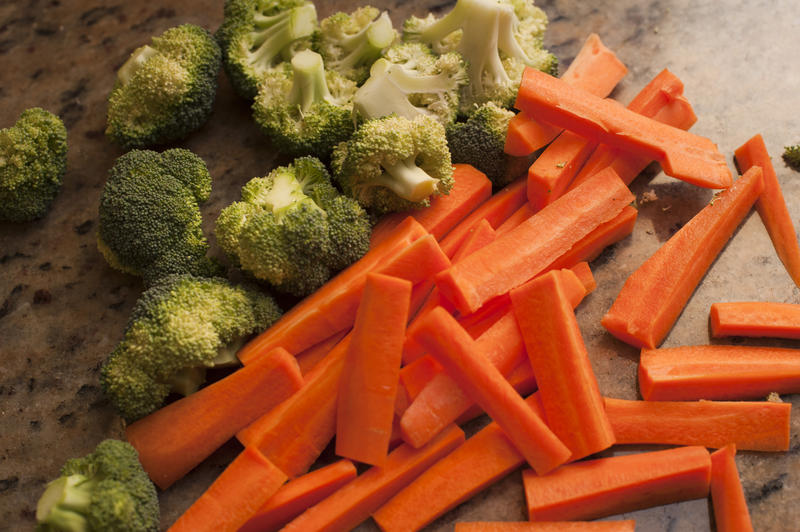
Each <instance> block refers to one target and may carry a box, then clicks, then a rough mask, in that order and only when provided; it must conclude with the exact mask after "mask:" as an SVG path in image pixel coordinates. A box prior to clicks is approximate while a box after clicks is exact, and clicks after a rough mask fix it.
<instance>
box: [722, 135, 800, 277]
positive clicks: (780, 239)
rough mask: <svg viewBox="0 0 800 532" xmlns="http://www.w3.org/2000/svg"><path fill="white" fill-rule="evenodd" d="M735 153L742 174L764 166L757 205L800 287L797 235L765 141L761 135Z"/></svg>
mask: <svg viewBox="0 0 800 532" xmlns="http://www.w3.org/2000/svg"><path fill="white" fill-rule="evenodd" d="M734 153H735V155H736V163H737V165H738V166H739V170H740V171H741V172H746V171H747V170H749V169H750V168H751V167H753V166H760V167H761V170H762V172H763V173H764V191H763V192H762V193H761V197H759V198H758V201H757V202H756V210H757V211H758V214H759V216H761V221H763V222H764V227H766V228H767V233H769V237H770V239H771V240H772V245H773V246H774V247H775V251H776V252H777V253H778V257H779V258H780V259H781V262H782V263H783V266H784V267H785V268H786V271H787V272H788V273H789V276H790V277H791V278H792V280H793V281H794V283H795V284H796V285H798V286H800V245H798V243H797V232H796V231H795V229H794V223H793V222H792V218H791V216H789V211H788V209H787V208H786V200H784V199H783V192H781V185H780V183H778V176H777V175H775V168H774V167H773V166H772V160H771V159H770V156H769V153H768V152H767V147H766V146H765V145H764V139H763V138H762V137H761V135H760V134H759V135H756V136H754V137H753V138H751V139H750V140H748V141H747V142H745V143H744V144H743V145H741V146H739V147H738V148H737V149H736V151H735V152H734Z"/></svg>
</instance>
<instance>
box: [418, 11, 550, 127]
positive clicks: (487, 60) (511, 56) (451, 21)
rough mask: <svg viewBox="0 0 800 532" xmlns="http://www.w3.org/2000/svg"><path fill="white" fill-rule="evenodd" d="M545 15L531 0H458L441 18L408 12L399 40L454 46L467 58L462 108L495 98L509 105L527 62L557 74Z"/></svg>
mask: <svg viewBox="0 0 800 532" xmlns="http://www.w3.org/2000/svg"><path fill="white" fill-rule="evenodd" d="M546 28H547V15H545V13H544V11H542V10H541V9H539V8H538V7H536V6H535V5H534V4H533V0H458V1H457V2H456V5H455V7H453V9H452V10H451V11H450V12H449V13H448V14H446V15H445V16H443V17H442V18H440V19H437V18H436V17H435V16H434V15H433V14H430V15H428V16H427V17H426V18H417V17H411V18H410V19H408V20H407V21H405V23H404V25H403V39H404V40H407V41H420V42H424V43H427V44H430V45H431V46H432V47H433V49H434V51H435V52H437V53H444V52H450V51H458V52H460V53H461V55H462V56H463V57H464V60H465V61H466V62H467V65H468V66H467V71H468V74H469V84H467V85H466V86H465V87H464V89H463V90H462V98H461V110H462V111H463V112H465V113H466V112H468V111H469V110H470V108H471V107H472V106H473V105H474V104H476V103H477V104H481V103H485V102H489V101H491V102H495V103H496V104H498V105H500V106H501V107H509V108H510V107H511V106H512V105H513V103H514V100H515V99H516V95H517V90H518V89H519V83H520V80H521V78H522V72H523V71H524V70H525V67H526V66H530V67H533V68H536V69H538V70H542V71H544V72H548V73H550V74H553V75H555V74H556V73H557V70H558V60H557V59H556V57H555V56H554V55H553V54H551V53H550V52H548V51H547V50H545V49H544V48H543V42H542V39H543V35H544V31H545V29H546Z"/></svg>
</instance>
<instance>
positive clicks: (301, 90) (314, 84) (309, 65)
mask: <svg viewBox="0 0 800 532" xmlns="http://www.w3.org/2000/svg"><path fill="white" fill-rule="evenodd" d="M292 70H293V71H294V77H293V78H292V90H291V92H290V93H289V104H290V105H297V106H299V107H300V114H301V115H302V114H305V113H308V111H309V109H311V106H312V105H313V104H314V103H317V102H327V103H330V104H333V103H334V100H333V97H332V96H331V91H330V90H329V89H328V82H327V80H326V79H325V65H324V64H323V62H322V56H320V55H319V54H317V53H314V52H311V51H309V50H304V51H302V52H298V53H297V54H296V55H295V56H294V57H293V58H292Z"/></svg>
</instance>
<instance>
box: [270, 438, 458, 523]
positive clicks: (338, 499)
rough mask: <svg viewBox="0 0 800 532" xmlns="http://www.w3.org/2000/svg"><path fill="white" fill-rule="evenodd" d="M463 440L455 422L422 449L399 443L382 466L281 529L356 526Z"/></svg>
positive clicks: (360, 477) (345, 486)
mask: <svg viewBox="0 0 800 532" xmlns="http://www.w3.org/2000/svg"><path fill="white" fill-rule="evenodd" d="M463 442H464V431H462V430H461V429H459V428H458V427H456V426H452V427H450V429H449V430H447V431H446V432H444V433H442V434H441V435H439V437H438V438H436V439H435V440H433V441H432V442H430V443H429V444H428V445H426V446H425V447H422V448H420V449H414V448H413V447H411V446H409V445H400V446H399V447H398V448H396V449H395V450H394V451H392V452H391V453H389V456H388V458H387V460H386V462H385V463H384V465H383V466H382V467H371V468H370V469H368V470H367V471H365V472H364V473H362V474H361V475H359V476H358V477H356V478H355V479H353V480H352V481H350V482H348V483H347V484H345V485H344V486H342V487H341V488H339V489H338V490H337V491H335V492H334V493H333V494H331V495H330V496H329V497H328V498H326V499H324V500H322V501H320V502H319V503H317V504H316V505H314V506H312V507H311V508H309V509H308V510H306V511H305V512H303V513H302V514H300V515H299V516H298V517H297V518H295V519H294V520H293V521H291V522H290V523H289V524H288V525H286V526H285V527H284V528H282V529H281V530H282V531H283V532H315V531H323V530H324V531H333V530H350V529H353V528H355V527H356V526H357V525H358V524H359V523H361V522H362V521H364V520H366V519H367V518H369V516H370V515H371V514H372V513H373V512H374V511H375V510H377V509H378V508H380V506H381V505H383V504H384V503H385V502H386V501H387V500H389V499H390V498H391V497H392V496H393V495H394V494H395V493H397V492H398V491H400V490H401V489H403V488H404V487H405V486H407V485H408V484H409V483H410V482H411V481H412V480H413V479H415V478H416V477H417V476H419V475H420V474H421V473H422V472H423V471H425V470H426V469H428V468H429V467H430V466H431V465H432V464H434V463H436V462H437V461H438V460H439V459H440V458H442V457H443V456H446V455H447V454H449V453H450V452H451V451H452V450H453V449H455V448H457V447H458V446H459V445H461V444H462V443H463Z"/></svg>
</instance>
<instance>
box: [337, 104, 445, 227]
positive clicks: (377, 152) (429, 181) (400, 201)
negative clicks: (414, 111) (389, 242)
mask: <svg viewBox="0 0 800 532" xmlns="http://www.w3.org/2000/svg"><path fill="white" fill-rule="evenodd" d="M332 159H333V161H332V166H333V171H334V177H335V179H336V181H337V182H338V183H339V185H340V186H341V187H342V190H343V191H344V193H345V194H346V195H348V196H350V197H352V198H355V199H356V200H358V202H359V203H361V205H363V206H364V207H365V208H367V209H368V210H370V211H372V212H373V213H374V214H376V215H379V214H384V213H387V212H394V211H405V210H409V209H418V208H422V207H426V206H428V205H429V204H430V199H429V198H430V196H432V195H439V194H447V193H449V192H450V189H451V188H452V186H453V167H452V165H451V164H450V151H449V150H448V149H447V139H446V137H445V130H444V126H442V125H441V124H440V123H439V122H437V121H436V120H434V119H433V118H430V117H427V116H418V117H416V118H414V119H413V120H409V119H408V118H404V117H401V116H396V115H391V116H387V117H384V118H377V119H375V120H370V121H369V122H365V123H364V124H362V125H361V126H360V127H359V128H358V130H356V132H355V134H354V135H353V137H352V138H351V139H350V140H349V141H347V142H343V143H341V144H339V145H338V146H337V147H336V148H335V149H334V151H333V155H332Z"/></svg>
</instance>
